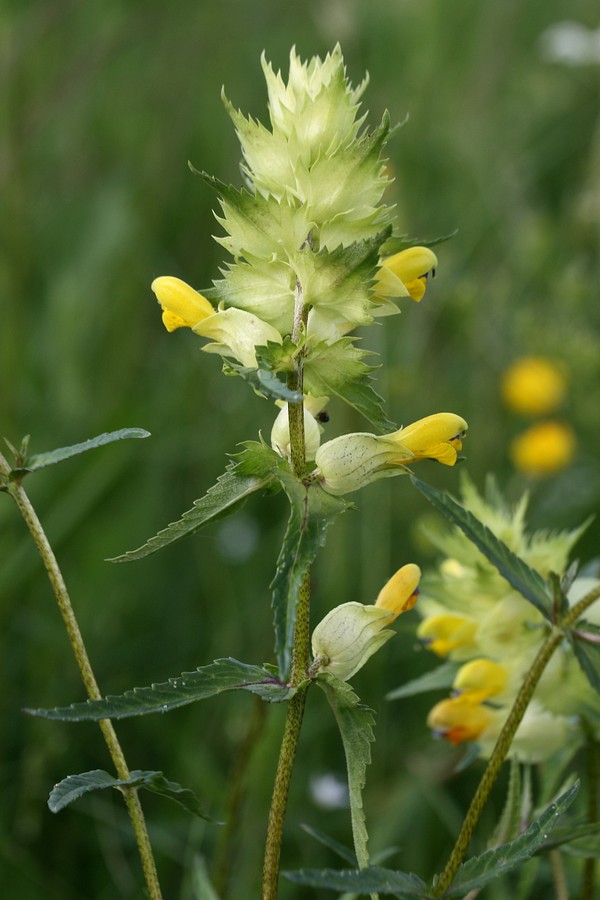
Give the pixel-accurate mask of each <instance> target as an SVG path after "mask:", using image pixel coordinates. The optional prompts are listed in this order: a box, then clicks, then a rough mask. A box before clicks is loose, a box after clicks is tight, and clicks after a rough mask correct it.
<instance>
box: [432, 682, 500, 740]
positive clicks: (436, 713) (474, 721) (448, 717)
mask: <svg viewBox="0 0 600 900" xmlns="http://www.w3.org/2000/svg"><path fill="white" fill-rule="evenodd" d="M493 721H494V713H493V712H492V710H491V709H489V708H488V707H487V706H482V705H481V704H479V703H474V702H473V701H472V700H471V698H470V697H469V696H468V695H467V694H464V695H462V696H458V697H451V698H449V699H448V700H441V701H440V702H439V703H436V705H435V706H434V707H433V709H432V710H431V711H430V713H429V715H428V716H427V724H428V725H429V727H430V728H431V729H432V731H433V732H434V733H435V734H436V735H437V736H438V737H443V738H445V739H446V740H447V741H450V743H451V744H463V743H465V742H466V741H476V740H477V738H478V737H479V736H480V735H481V734H482V733H483V732H485V731H487V729H488V728H489V727H490V725H491V724H492V723H493Z"/></svg>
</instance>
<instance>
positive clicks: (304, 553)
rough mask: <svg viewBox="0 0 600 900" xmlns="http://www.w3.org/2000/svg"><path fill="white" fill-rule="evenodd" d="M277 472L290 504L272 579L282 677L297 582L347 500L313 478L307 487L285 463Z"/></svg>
mask: <svg viewBox="0 0 600 900" xmlns="http://www.w3.org/2000/svg"><path fill="white" fill-rule="evenodd" d="M277 475H278V478H279V479H280V481H281V484H282V485H283V489H284V490H285V492H286V494H287V496H288V498H289V501H290V507H291V509H290V517H289V520H288V524H287V528H286V532H285V536H284V538H283V544H282V546H281V551H280V553H279V558H278V560H277V569H276V571H275V577H274V578H273V581H272V583H271V587H272V589H273V599H272V605H273V621H274V628H275V652H276V654H277V662H278V665H279V671H280V672H281V677H282V678H284V679H286V678H287V677H288V676H289V671H290V663H291V649H292V644H293V640H294V627H295V625H296V609H297V606H298V595H299V591H300V586H301V585H302V582H303V579H304V576H305V574H306V573H307V572H308V570H309V568H310V566H311V564H312V562H313V560H314V558H315V556H316V555H317V552H318V550H319V548H320V547H322V546H323V544H324V543H325V532H326V530H327V527H328V526H329V525H330V524H331V522H332V521H333V520H334V519H335V517H336V516H338V515H339V514H340V513H343V512H345V511H346V509H348V508H349V504H348V503H347V502H346V501H345V500H342V499H341V498H339V497H333V496H332V495H331V494H327V493H326V492H325V491H324V490H323V489H322V488H321V486H320V485H318V484H317V483H316V482H315V483H313V484H311V485H310V486H309V487H306V486H305V485H303V484H301V483H300V482H299V481H298V480H297V479H296V478H295V477H294V475H292V473H291V471H290V470H289V469H288V468H287V467H284V466H280V467H279V469H278V472H277Z"/></svg>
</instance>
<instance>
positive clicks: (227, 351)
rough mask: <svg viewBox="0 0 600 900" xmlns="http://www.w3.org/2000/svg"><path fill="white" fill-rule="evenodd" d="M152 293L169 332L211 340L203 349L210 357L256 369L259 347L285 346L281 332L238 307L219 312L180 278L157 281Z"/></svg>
mask: <svg viewBox="0 0 600 900" xmlns="http://www.w3.org/2000/svg"><path fill="white" fill-rule="evenodd" d="M152 290H153V291H154V293H155V294H156V298H157V300H158V302H159V303H160V305H161V306H162V309H163V322H164V325H165V328H166V329H167V331H175V329H176V328H191V329H192V331H193V332H194V334H198V335H200V336H201V337H205V338H210V339H211V340H212V341H214V343H211V344H207V345H205V346H204V347H203V348H202V349H203V350H205V351H206V352H207V353H220V354H222V355H223V356H233V357H234V358H235V359H237V360H238V361H239V362H241V364H242V365H243V366H245V367H247V368H254V367H255V366H256V347H264V346H265V345H266V344H267V343H268V342H269V341H272V342H274V343H277V344H280V343H281V335H280V333H279V332H278V331H277V329H276V328H274V327H273V326H272V325H270V324H269V323H268V322H264V321H263V320H262V319H259V318H258V316H255V315H254V313H250V312H246V310H243V309H237V308H235V307H231V308H229V309H218V310H216V309H214V308H213V306H212V304H210V303H209V302H208V300H207V299H206V297H203V296H202V294H199V293H198V292H197V291H195V290H194V289H193V288H191V287H190V286H189V284H186V283H185V281H181V279H179V278H173V277H171V276H162V277H160V278H155V279H154V281H153V282H152Z"/></svg>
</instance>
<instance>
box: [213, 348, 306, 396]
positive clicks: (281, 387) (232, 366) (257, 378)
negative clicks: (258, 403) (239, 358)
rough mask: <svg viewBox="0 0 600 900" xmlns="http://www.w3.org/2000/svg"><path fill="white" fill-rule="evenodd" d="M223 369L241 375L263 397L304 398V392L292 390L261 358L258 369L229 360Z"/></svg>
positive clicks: (227, 373) (229, 373) (228, 372)
mask: <svg viewBox="0 0 600 900" xmlns="http://www.w3.org/2000/svg"><path fill="white" fill-rule="evenodd" d="M257 356H258V355H257ZM223 371H224V372H225V374H226V375H239V376H240V377H241V378H243V379H244V381H247V382H248V384H250V385H251V386H252V387H253V388H254V390H255V391H256V393H257V394H260V396H261V397H266V398H267V399H269V398H270V399H271V400H284V401H285V402H286V403H299V402H300V400H302V397H303V395H302V392H301V391H292V390H290V388H289V387H288V386H287V384H286V383H285V381H280V380H279V378H278V377H277V375H276V374H275V372H274V371H273V370H272V369H270V368H268V367H267V366H266V365H265V364H264V363H262V361H261V360H260V358H258V368H257V369H248V368H246V367H244V366H240V365H237V363H233V362H227V363H224V365H223Z"/></svg>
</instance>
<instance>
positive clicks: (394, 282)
mask: <svg viewBox="0 0 600 900" xmlns="http://www.w3.org/2000/svg"><path fill="white" fill-rule="evenodd" d="M437 264H438V261H437V256H436V255H435V253H433V252H432V251H431V250H430V249H429V248H428V247H409V248H408V249H407V250H401V251H400V253H395V254H394V255H393V256H388V257H386V259H384V260H383V261H382V263H381V265H380V266H379V269H378V270H377V274H376V276H375V297H374V299H377V298H378V297H382V298H385V297H410V298H411V299H412V300H416V301H417V303H418V302H419V301H420V300H421V299H422V298H423V295H424V294H425V288H426V287H427V279H428V277H429V276H430V275H431V276H432V277H433V276H434V275H435V270H436V266H437Z"/></svg>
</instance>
